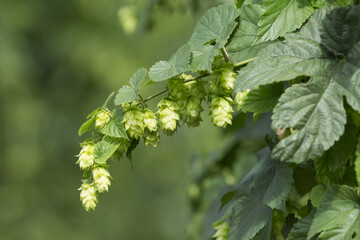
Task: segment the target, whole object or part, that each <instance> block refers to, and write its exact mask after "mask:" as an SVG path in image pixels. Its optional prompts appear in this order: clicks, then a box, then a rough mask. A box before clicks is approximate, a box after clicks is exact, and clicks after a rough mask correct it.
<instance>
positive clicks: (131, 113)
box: [122, 108, 145, 139]
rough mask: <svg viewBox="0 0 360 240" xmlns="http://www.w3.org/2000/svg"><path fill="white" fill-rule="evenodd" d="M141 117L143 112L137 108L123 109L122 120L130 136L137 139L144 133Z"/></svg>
mask: <svg viewBox="0 0 360 240" xmlns="http://www.w3.org/2000/svg"><path fill="white" fill-rule="evenodd" d="M143 117H144V113H143V111H142V110H140V109H139V108H130V109H128V110H127V111H125V113H124V116H123V120H122V122H123V123H124V124H125V130H126V132H127V133H128V135H129V136H130V137H131V138H134V139H139V138H141V137H142V136H143V135H144V129H145V126H144V123H143Z"/></svg>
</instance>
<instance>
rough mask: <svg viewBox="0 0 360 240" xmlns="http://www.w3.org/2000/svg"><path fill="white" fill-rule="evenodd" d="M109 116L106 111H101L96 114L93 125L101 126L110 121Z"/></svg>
mask: <svg viewBox="0 0 360 240" xmlns="http://www.w3.org/2000/svg"><path fill="white" fill-rule="evenodd" d="M110 119H111V116H110V114H109V112H107V111H101V112H99V113H98V114H97V115H96V120H95V127H97V128H102V127H103V126H105V125H106V124H108V122H110Z"/></svg>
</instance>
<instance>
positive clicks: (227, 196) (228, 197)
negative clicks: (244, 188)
mask: <svg viewBox="0 0 360 240" xmlns="http://www.w3.org/2000/svg"><path fill="white" fill-rule="evenodd" d="M235 194H236V190H235V191H230V192H227V193H226V194H225V195H224V196H222V198H221V200H220V202H221V207H220V210H221V209H222V208H223V207H224V206H225V205H226V204H228V203H229V202H230V201H231V200H232V199H233V198H234V197H235Z"/></svg>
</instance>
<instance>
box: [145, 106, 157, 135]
mask: <svg viewBox="0 0 360 240" xmlns="http://www.w3.org/2000/svg"><path fill="white" fill-rule="evenodd" d="M143 122H144V126H145V128H147V129H149V130H150V131H152V132H154V131H157V124H158V122H157V119H156V115H155V113H154V112H152V111H150V110H146V111H145V113H144V118H143Z"/></svg>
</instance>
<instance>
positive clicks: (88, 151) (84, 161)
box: [76, 144, 95, 170]
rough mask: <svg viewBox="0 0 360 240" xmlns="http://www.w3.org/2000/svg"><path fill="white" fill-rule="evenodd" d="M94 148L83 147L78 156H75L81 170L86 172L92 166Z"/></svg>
mask: <svg viewBox="0 0 360 240" xmlns="http://www.w3.org/2000/svg"><path fill="white" fill-rule="evenodd" d="M94 148H95V147H94V145H93V144H87V145H85V146H83V148H82V149H81V151H80V153H79V155H77V156H78V157H79V160H78V161H77V162H76V163H77V164H79V166H80V168H81V169H83V170H86V169H89V168H90V167H91V166H93V165H94V160H95V156H94Z"/></svg>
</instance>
